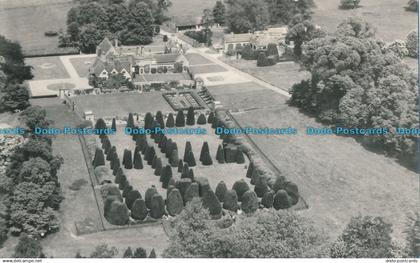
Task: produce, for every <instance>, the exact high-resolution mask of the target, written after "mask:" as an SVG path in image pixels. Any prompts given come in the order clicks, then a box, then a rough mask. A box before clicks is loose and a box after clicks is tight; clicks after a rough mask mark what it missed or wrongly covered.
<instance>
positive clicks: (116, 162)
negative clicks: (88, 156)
mask: <svg viewBox="0 0 420 263" xmlns="http://www.w3.org/2000/svg"><path fill="white" fill-rule="evenodd" d="M120 168H121V164H120V159H119V158H116V159H113V160H112V161H111V169H112V174H113V175H117V171H118V169H120Z"/></svg>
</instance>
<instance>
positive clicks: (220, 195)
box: [214, 181, 228, 202]
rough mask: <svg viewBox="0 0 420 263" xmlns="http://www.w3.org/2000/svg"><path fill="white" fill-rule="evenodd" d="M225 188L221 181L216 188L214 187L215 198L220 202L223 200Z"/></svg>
mask: <svg viewBox="0 0 420 263" xmlns="http://www.w3.org/2000/svg"><path fill="white" fill-rule="evenodd" d="M227 190H228V189H227V186H226V183H225V182H223V181H220V182H219V183H218V184H217V186H216V190H215V192H214V193H215V194H216V196H217V198H218V199H219V201H220V202H223V201H224V200H225V195H226V193H227Z"/></svg>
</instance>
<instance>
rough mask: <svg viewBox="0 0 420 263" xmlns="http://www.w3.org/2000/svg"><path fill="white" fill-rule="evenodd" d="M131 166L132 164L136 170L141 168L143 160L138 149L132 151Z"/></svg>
mask: <svg viewBox="0 0 420 263" xmlns="http://www.w3.org/2000/svg"><path fill="white" fill-rule="evenodd" d="M133 166H134V169H137V170H140V169H143V161H142V159H141V154H140V152H138V151H135V152H134V162H133Z"/></svg>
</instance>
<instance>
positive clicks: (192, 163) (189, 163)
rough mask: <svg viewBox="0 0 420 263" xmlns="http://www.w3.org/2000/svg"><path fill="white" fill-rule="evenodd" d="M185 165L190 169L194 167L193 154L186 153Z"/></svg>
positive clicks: (190, 152)
mask: <svg viewBox="0 0 420 263" xmlns="http://www.w3.org/2000/svg"><path fill="white" fill-rule="evenodd" d="M187 163H188V165H189V166H190V167H194V166H196V162H195V157H194V153H193V152H192V151H189V152H188V153H187Z"/></svg>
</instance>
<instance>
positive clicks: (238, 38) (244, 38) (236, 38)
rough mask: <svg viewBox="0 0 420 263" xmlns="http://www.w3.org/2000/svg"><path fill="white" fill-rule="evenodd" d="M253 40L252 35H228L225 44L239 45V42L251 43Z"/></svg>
mask: <svg viewBox="0 0 420 263" xmlns="http://www.w3.org/2000/svg"><path fill="white" fill-rule="evenodd" d="M251 38H252V34H251V33H245V34H226V35H225V43H239V42H250V41H251Z"/></svg>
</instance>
